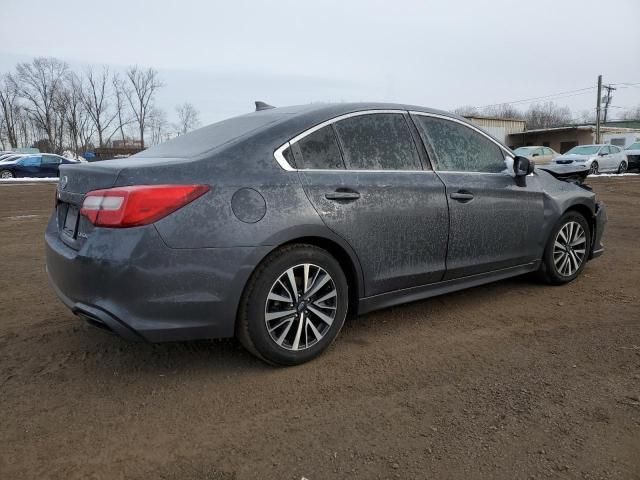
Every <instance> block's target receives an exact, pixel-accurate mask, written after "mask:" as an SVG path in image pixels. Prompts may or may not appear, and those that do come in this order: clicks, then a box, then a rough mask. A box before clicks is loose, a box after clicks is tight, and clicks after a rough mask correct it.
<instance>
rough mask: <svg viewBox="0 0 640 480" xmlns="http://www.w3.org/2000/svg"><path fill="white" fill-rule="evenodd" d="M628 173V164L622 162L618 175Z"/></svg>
mask: <svg viewBox="0 0 640 480" xmlns="http://www.w3.org/2000/svg"><path fill="white" fill-rule="evenodd" d="M626 171H627V162H625V161H624V160H623V161H621V162H620V165H619V166H618V173H624V172H626Z"/></svg>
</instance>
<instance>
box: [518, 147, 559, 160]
mask: <svg viewBox="0 0 640 480" xmlns="http://www.w3.org/2000/svg"><path fill="white" fill-rule="evenodd" d="M513 153H515V154H516V155H518V156H520V157H525V158H528V159H529V160H533V161H534V162H535V164H536V165H548V164H550V163H551V161H552V160H553V159H554V158H556V157H557V156H559V155H560V154H559V153H558V152H556V151H555V150H553V149H552V148H549V147H538V146H535V147H520V148H516V149H515V150H514V151H513Z"/></svg>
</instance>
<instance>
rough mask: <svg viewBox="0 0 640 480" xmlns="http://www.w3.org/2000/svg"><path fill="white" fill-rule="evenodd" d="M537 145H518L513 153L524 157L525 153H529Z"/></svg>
mask: <svg viewBox="0 0 640 480" xmlns="http://www.w3.org/2000/svg"><path fill="white" fill-rule="evenodd" d="M536 148H538V147H520V148H516V149H515V150H514V151H513V153H515V154H516V155H520V156H522V157H526V156H527V155H531V154H532V153H533V152H534V151H535V150H536Z"/></svg>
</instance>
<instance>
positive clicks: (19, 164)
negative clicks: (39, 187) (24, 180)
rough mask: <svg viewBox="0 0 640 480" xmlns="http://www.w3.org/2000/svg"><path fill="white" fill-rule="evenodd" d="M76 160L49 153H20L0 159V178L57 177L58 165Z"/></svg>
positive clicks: (73, 162)
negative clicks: (4, 159)
mask: <svg viewBox="0 0 640 480" xmlns="http://www.w3.org/2000/svg"><path fill="white" fill-rule="evenodd" d="M77 163H80V162H78V161H77V160H70V159H68V158H64V157H61V156H60V155H53V154H49V153H45V154H41V155H20V156H18V158H13V157H11V158H10V159H7V160H6V161H4V162H2V161H0V179H8V178H20V177H57V176H59V168H60V165H65V164H77Z"/></svg>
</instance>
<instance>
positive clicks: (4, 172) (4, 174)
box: [0, 170, 13, 179]
mask: <svg viewBox="0 0 640 480" xmlns="http://www.w3.org/2000/svg"><path fill="white" fill-rule="evenodd" d="M0 178H3V179H7V178H13V173H12V172H11V171H9V170H2V171H0Z"/></svg>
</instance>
